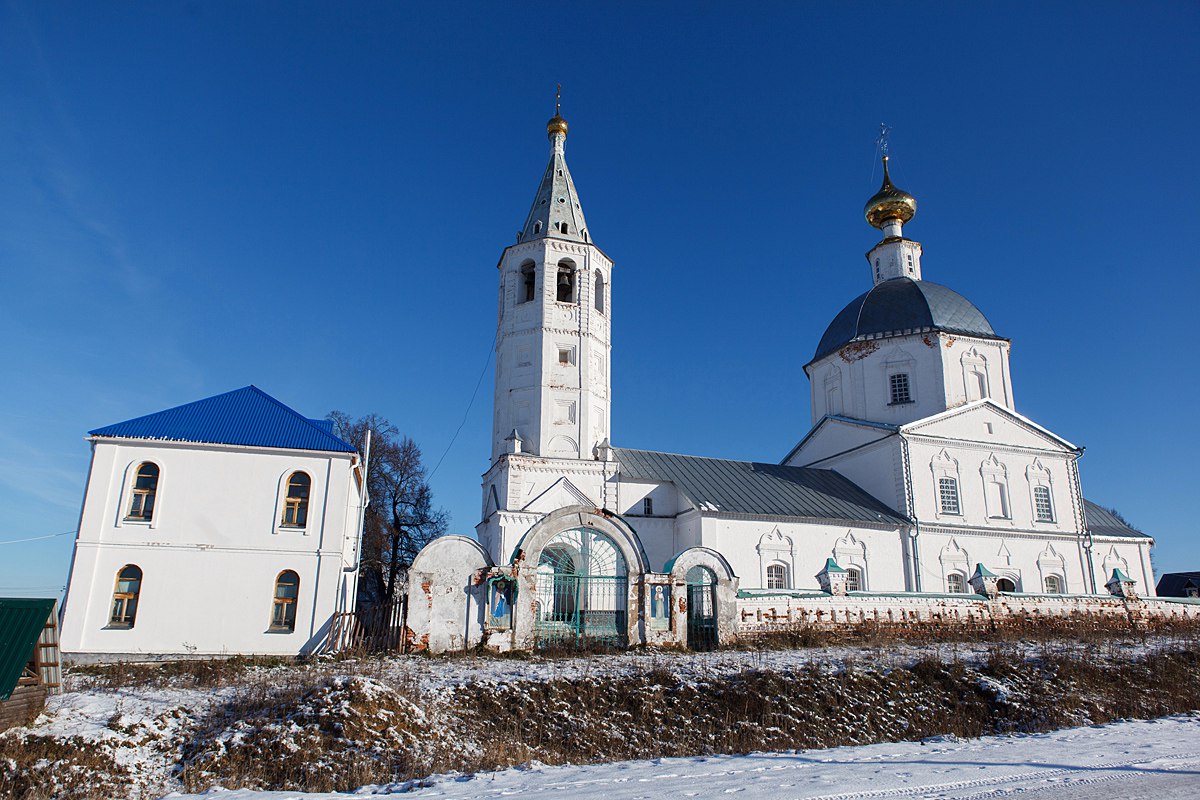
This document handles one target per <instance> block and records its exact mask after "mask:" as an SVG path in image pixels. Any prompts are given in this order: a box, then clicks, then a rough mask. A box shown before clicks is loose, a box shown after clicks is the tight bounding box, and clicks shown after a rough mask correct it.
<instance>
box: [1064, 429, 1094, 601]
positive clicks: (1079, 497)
mask: <svg viewBox="0 0 1200 800" xmlns="http://www.w3.org/2000/svg"><path fill="white" fill-rule="evenodd" d="M1082 455H1083V449H1082V448H1080V449H1079V451H1078V452H1077V453H1076V454H1075V457H1074V458H1072V459H1071V462H1070V464H1071V468H1070V475H1071V482H1072V483H1073V484H1074V489H1075V491H1074V492H1073V494H1074V495H1075V497H1074V498H1073V499H1074V500H1075V501H1076V502H1075V503H1074V505H1075V507H1076V509H1077V511H1076V514H1077V516H1076V520H1077V521H1078V522H1079V531H1080V534H1081V539H1082V542H1083V556H1084V561H1086V562H1087V565H1086V567H1085V568H1084V572H1085V573H1086V574H1087V582H1088V585H1089V586H1090V587H1091V590H1092V594H1099V593H1100V590H1099V589H1098V588H1097V587H1096V562H1095V559H1093V558H1092V546H1093V544H1094V542H1093V540H1092V531H1091V530H1090V529H1089V528H1088V524H1087V508H1086V507H1085V506H1084V505H1083V486H1082V484H1080V482H1079V458H1080V456H1082Z"/></svg>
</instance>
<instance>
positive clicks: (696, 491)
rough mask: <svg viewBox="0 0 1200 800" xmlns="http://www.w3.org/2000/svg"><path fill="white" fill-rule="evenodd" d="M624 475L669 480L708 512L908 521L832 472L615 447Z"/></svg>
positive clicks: (879, 521) (650, 479)
mask: <svg viewBox="0 0 1200 800" xmlns="http://www.w3.org/2000/svg"><path fill="white" fill-rule="evenodd" d="M613 452H614V454H615V456H616V459H617V461H618V462H620V464H621V474H622V475H623V476H626V477H629V478H633V479H635V480H649V481H668V482H670V483H673V484H675V487H676V488H677V489H678V490H679V491H680V492H682V493H683V495H684V496H685V497H687V498H688V500H690V501H691V502H692V503H693V504H695V506H696V507H697V508H699V509H702V510H708V511H724V512H728V513H732V514H759V515H763V516H772V517H804V518H809V519H837V520H849V521H855V522H873V523H883V524H886V525H904V524H907V523H908V520H907V519H905V518H904V517H902V516H900V515H899V514H897V513H896V512H895V511H893V510H892V509H890V508H888V507H887V506H886V505H884V504H883V503H881V502H880V501H878V500H876V499H875V498H874V497H872V496H871V495H869V494H867V493H866V492H864V491H863V490H862V489H860V488H859V487H858V486H857V485H856V484H854V483H852V482H851V481H849V480H848V479H846V478H844V477H843V476H842V475H840V474H838V473H837V472H834V471H833V470H828V469H813V468H811V467H786V466H782V465H780V464H760V463H757V462H753V461H730V460H727V459H722V458H704V457H701V456H681V455H676V454H674V453H658V452H654V451H652V450H628V449H625V448H620V447H619V448H614V449H613Z"/></svg>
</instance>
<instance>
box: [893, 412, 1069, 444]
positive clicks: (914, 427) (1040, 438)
mask: <svg viewBox="0 0 1200 800" xmlns="http://www.w3.org/2000/svg"><path fill="white" fill-rule="evenodd" d="M900 432H901V433H902V434H905V435H907V436H910V437H929V438H934V439H950V440H955V441H967V442H978V443H981V444H988V445H994V446H1004V447H1026V448H1032V449H1038V450H1058V451H1061V452H1078V451H1079V448H1078V447H1076V446H1075V445H1073V444H1071V443H1070V442H1068V441H1067V440H1066V439H1064V438H1062V437H1061V436H1059V435H1057V434H1055V433H1053V432H1051V431H1049V430H1047V429H1046V428H1043V427H1042V426H1041V425H1038V424H1037V423H1036V422H1034V421H1033V420H1031V419H1029V418H1028V417H1023V416H1021V415H1020V414H1018V413H1016V412H1015V411H1012V410H1010V409H1007V408H1004V407H1003V406H1001V405H999V404H997V403H995V402H994V401H992V400H990V399H985V400H977V401H975V402H973V403H968V404H966V405H964V406H959V407H958V408H952V409H949V410H947V411H943V412H942V413H940V414H935V415H933V416H932V417H925V418H924V419H919V420H916V421H914V422H910V423H908V424H907V425H902V426H900Z"/></svg>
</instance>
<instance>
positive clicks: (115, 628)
mask: <svg viewBox="0 0 1200 800" xmlns="http://www.w3.org/2000/svg"><path fill="white" fill-rule="evenodd" d="M100 630H102V631H131V630H133V623H130V624H128V625H113V624H112V623H109V624H108V625H105V626H104V627H103V628H101V629H100Z"/></svg>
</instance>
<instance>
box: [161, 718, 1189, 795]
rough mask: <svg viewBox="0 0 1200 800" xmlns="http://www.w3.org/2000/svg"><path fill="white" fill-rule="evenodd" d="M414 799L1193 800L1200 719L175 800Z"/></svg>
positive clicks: (529, 768)
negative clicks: (341, 790) (340, 790)
mask: <svg viewBox="0 0 1200 800" xmlns="http://www.w3.org/2000/svg"><path fill="white" fill-rule="evenodd" d="M388 794H391V795H393V796H394V795H397V794H404V795H405V796H406V797H410V798H413V800H418V799H420V800H426V799H430V798H436V799H437V800H498V799H499V798H510V797H518V796H519V797H522V798H545V799H546V800H552V799H553V798H570V800H634V799H635V798H637V799H639V800H640V799H643V798H644V799H645V800H651V799H653V800H657V799H658V798H667V797H670V798H677V797H678V798H698V800H709V799H711V798H724V797H735V798H738V800H801V799H802V798H803V799H805V800H816V799H817V798H820V799H821V800H874V799H875V798H880V799H881V800H882V799H883V798H921V799H923V800H944V799H948V798H955V800H984V798H989V799H991V798H1005V797H1020V798H1022V799H1023V800H1049V798H1054V800H1083V799H1084V798H1087V799H1088V800H1091V799H1092V798H1095V797H1108V798H1122V799H1123V800H1195V799H1196V798H1198V797H1200V714H1193V715H1186V716H1176V717H1168V718H1165V719H1160V720H1151V721H1136V722H1132V721H1131V722H1117V723H1113V724H1110V725H1102V726H1094V727H1089V728H1072V729H1068V730H1064V731H1056V732H1054V733H1044V734H1032V735H1023V736H995V737H987V738H983V739H969V740H959V739H954V738H943V737H939V738H937V739H933V740H928V741H925V742H901V743H891V744H877V745H866V746H863V747H839V748H834V749H831V750H808V751H797V752H791V753H758V754H753V755H745V756H711V757H707V758H664V759H655V760H653V761H624V762H618V763H613V764H598V765H593V766H564V767H547V766H540V765H536V764H535V765H530V766H527V767H525V768H519V769H509V770H504V771H502V772H492V773H480V774H476V775H444V776H435V777H432V778H429V779H426V780H423V781H409V782H407V783H404V784H397V785H394V786H375V787H364V788H363V789H360V790H358V791H357V792H355V793H352V794H305V793H302V792H254V791H245V790H236V791H223V790H219V789H217V790H212V791H210V792H207V793H205V794H202V795H179V794H171V795H168V797H171V798H177V799H178V798H185V797H191V798H201V797H202V798H206V800H289V799H294V800H335V799H337V798H357V799H358V800H361V799H362V798H363V797H368V796H379V795H388Z"/></svg>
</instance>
